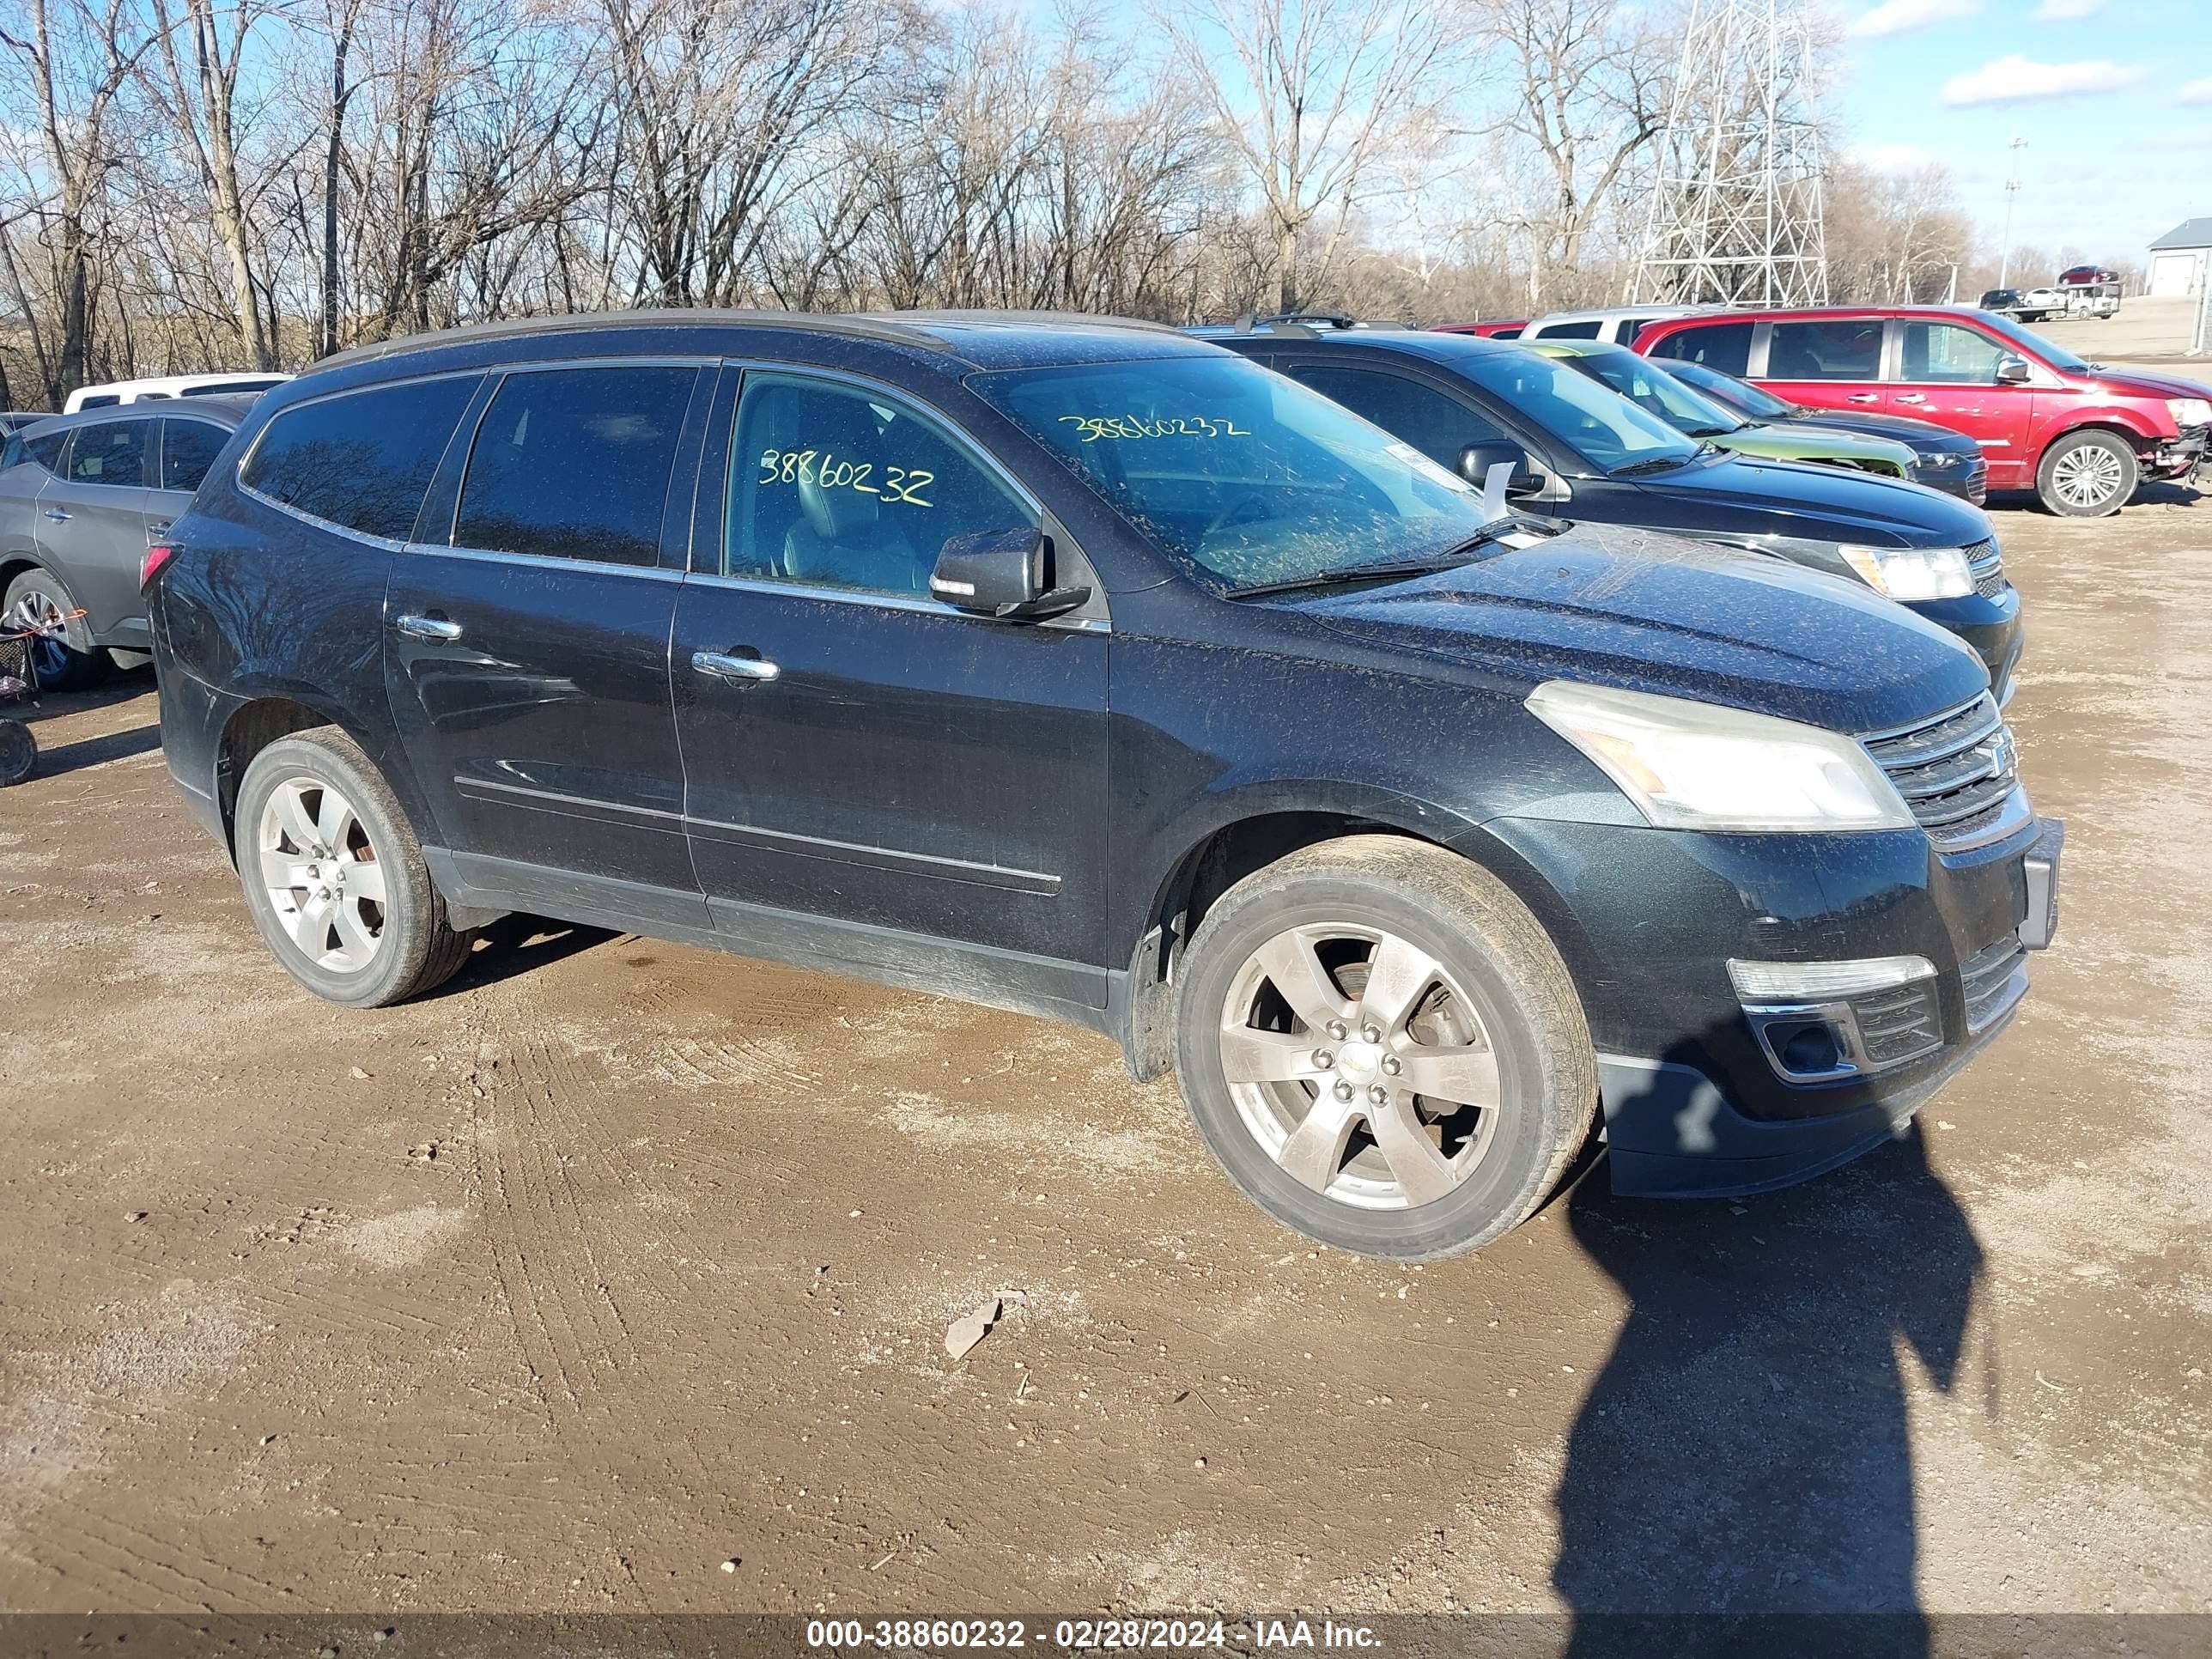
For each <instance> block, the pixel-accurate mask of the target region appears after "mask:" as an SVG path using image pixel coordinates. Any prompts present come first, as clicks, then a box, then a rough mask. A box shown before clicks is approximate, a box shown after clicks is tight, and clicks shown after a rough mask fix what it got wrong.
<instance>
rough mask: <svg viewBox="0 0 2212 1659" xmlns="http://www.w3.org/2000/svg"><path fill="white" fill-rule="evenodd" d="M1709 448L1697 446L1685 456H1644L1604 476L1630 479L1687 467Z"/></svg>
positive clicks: (1702, 445) (1703, 445) (1707, 445)
mask: <svg viewBox="0 0 2212 1659" xmlns="http://www.w3.org/2000/svg"><path fill="white" fill-rule="evenodd" d="M1711 447H1712V446H1711V444H1699V446H1698V447H1697V448H1695V449H1694V450H1692V451H1691V452H1690V453H1688V454H1687V455H1646V456H1645V457H1644V459H1642V460H1640V461H1631V462H1629V464H1628V465H1626V466H1616V467H1615V468H1613V471H1610V472H1608V473H1607V474H1606V475H1605V476H1606V477H1608V478H1632V477H1635V476H1636V475H1637V474H1638V473H1639V472H1652V471H1659V470H1661V469H1662V468H1666V467H1675V466H1687V465H1689V464H1690V463H1691V462H1692V461H1694V460H1696V459H1698V457H1699V456H1700V455H1702V454H1704V453H1705V452H1706V451H1707V450H1709V449H1711Z"/></svg>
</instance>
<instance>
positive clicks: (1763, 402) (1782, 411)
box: [1667, 357, 1797, 421]
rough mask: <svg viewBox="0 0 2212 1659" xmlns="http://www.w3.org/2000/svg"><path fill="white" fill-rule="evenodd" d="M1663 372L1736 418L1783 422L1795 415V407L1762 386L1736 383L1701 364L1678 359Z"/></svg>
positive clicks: (1672, 360)
mask: <svg viewBox="0 0 2212 1659" xmlns="http://www.w3.org/2000/svg"><path fill="white" fill-rule="evenodd" d="M1667 372H1668V374H1671V375H1673V376H1674V378H1675V379H1676V380H1680V381H1681V382H1682V384H1683V385H1685V386H1694V387H1695V388H1696V389H1697V390H1699V392H1704V393H1705V395H1706V396H1707V397H1708V398H1712V399H1714V400H1715V401H1716V402H1718V403H1722V404H1727V405H1728V407H1729V408H1730V409H1733V410H1735V412H1736V413H1737V414H1739V415H1741V416H1745V417H1746V418H1747V419H1749V420H1753V421H1786V420H1789V419H1790V418H1791V417H1792V416H1795V415H1796V413H1797V405H1796V404H1793V403H1790V402H1789V401H1787V400H1786V399H1784V398H1778V397H1776V396H1775V395H1774V394H1773V393H1772V392H1769V391H1767V390H1766V388H1765V387H1764V386H1753V385H1752V384H1751V382H1750V381H1748V380H1737V379H1736V377H1735V375H1733V374H1724V373H1723V372H1722V371H1721V370H1719V369H1717V368H1711V367H1709V366H1708V365H1706V364H1705V363H1692V362H1685V361H1683V360H1681V359H1680V358H1674V357H1669V358H1668V360H1667Z"/></svg>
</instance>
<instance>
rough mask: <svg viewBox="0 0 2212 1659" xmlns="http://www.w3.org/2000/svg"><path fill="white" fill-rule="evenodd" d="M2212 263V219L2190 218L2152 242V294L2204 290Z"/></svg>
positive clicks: (2182, 294) (2192, 292)
mask: <svg viewBox="0 0 2212 1659" xmlns="http://www.w3.org/2000/svg"><path fill="white" fill-rule="evenodd" d="M2208 266H2212V219H2190V220H2186V221H2185V222H2182V223H2180V224H2178V225H2176V226H2175V227H2174V228H2172V230H2169V231H2167V232H2166V234H2165V235H2163V236H2161V237H2160V238H2159V239H2158V240H2156V241H2155V242H2153V243H2152V244H2151V245H2150V289H2149V293H2150V295H2151V297H2152V298H2154V299H2158V298H2160V297H2165V296H2171V297H2172V298H2174V299H2179V298H2181V297H2183V296H2184V295H2191V294H2201V293H2203V291H2204V277H2205V274H2206V268H2207V267H2208Z"/></svg>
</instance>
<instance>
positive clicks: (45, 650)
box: [0, 569, 109, 691]
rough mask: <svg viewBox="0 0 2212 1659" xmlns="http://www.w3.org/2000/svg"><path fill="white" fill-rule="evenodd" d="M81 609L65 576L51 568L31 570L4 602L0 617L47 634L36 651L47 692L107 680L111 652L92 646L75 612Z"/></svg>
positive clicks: (34, 655) (11, 585)
mask: <svg viewBox="0 0 2212 1659" xmlns="http://www.w3.org/2000/svg"><path fill="white" fill-rule="evenodd" d="M76 608H77V606H76V599H73V598H72V597H70V591H69V589H68V588H67V587H65V586H63V585H62V580H61V578H60V577H58V576H57V575H55V574H53V573H52V571H47V570H39V569H31V570H26V571H25V572H23V574H21V575H20V576H18V577H16V578H15V580H14V581H12V582H9V584H8V593H7V597H6V598H5V599H0V618H4V619H5V620H7V621H9V622H10V623H33V624H35V625H36V626H37V627H39V628H40V629H46V630H48V632H47V636H46V638H44V639H41V640H39V641H35V642H34V643H33V645H32V647H31V663H32V666H33V668H34V669H35V670H36V671H37V673H38V677H39V689H40V690H42V691H87V690H91V689H92V688H93V687H94V686H95V685H98V684H100V682H101V681H102V680H104V679H106V678H107V671H108V666H109V664H108V659H107V653H106V652H105V651H103V650H101V649H100V647H98V646H96V645H94V643H93V642H92V630H91V629H89V628H88V627H86V626H85V621H84V618H83V617H77V616H72V615H71V614H70V613H71V612H72V611H75V610H76Z"/></svg>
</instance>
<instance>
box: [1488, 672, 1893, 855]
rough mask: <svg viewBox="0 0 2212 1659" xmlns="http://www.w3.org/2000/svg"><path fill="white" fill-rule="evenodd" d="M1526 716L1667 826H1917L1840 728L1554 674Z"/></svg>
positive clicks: (1535, 694)
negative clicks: (1580, 754)
mask: <svg viewBox="0 0 2212 1659" xmlns="http://www.w3.org/2000/svg"><path fill="white" fill-rule="evenodd" d="M1528 712H1529V713H1530V714H1534V715H1535V717H1536V718H1537V719H1538V720H1541V721H1543V722H1544V724H1545V725H1547V726H1550V727H1551V728H1552V729H1553V731H1554V732H1558V733H1559V735H1560V736H1561V737H1563V738H1565V739H1566V740H1567V741H1568V742H1569V743H1571V744H1574V746H1575V747H1576V748H1577V749H1579V750H1582V751H1583V754H1585V755H1587V756H1589V757H1590V759H1591V760H1592V761H1593V762H1595V763H1596V765H1597V766H1598V768H1599V769H1601V770H1602V771H1603V772H1604V773H1605V775H1607V777H1609V778H1611V779H1612V780H1613V781H1614V782H1615V783H1617V784H1619V785H1620V788H1621V791H1622V793H1625V794H1626V796H1627V797H1628V798H1629V799H1631V800H1632V801H1634V802H1635V803H1636V806H1637V810H1638V811H1641V812H1642V813H1643V814H1644V817H1646V818H1648V819H1649V820H1650V822H1651V823H1654V824H1656V826H1658V827H1659V828H1660V829H1720V830H1735V831H1751V832H1763V831H1771V830H1795V831H1805V830H1821V829H1830V830H1832V829H1911V827H1912V825H1913V822H1914V820H1913V817H1912V814H1911V811H1909V810H1908V809H1907V808H1906V806H1905V802H1904V801H1903V800H1902V799H1899V796H1898V793H1897V790H1896V789H1895V787H1893V785H1892V784H1891V783H1890V781H1889V780H1888V778H1887V777H1886V776H1884V775H1883V774H1882V770H1881V768H1880V767H1878V766H1876V765H1875V763H1874V762H1873V760H1872V759H1871V758H1870V757H1869V756H1868V754H1867V752H1866V750H1863V749H1862V748H1860V747H1859V745H1858V744H1857V743H1855V742H1853V741H1852V740H1851V739H1850V738H1847V737H1844V736H1843V735H1841V734H1840V733H1838V732H1827V731H1823V730H1822V729H1821V728H1820V727H1819V726H1802V725H1800V724H1799V723H1798V722H1797V721H1796V720H1778V719H1777V718H1775V717H1774V716H1773V715H1771V714H1746V713H1744V712H1743V711H1741V709H1735V708H1719V707H1717V706H1716V705H1715V704H1712V703H1706V702H1691V701H1689V700H1688V699H1687V698H1684V697H1662V696H1654V695H1652V694H1651V693H1649V692H1644V691H1616V690H1611V689H1609V688H1607V687H1604V686H1595V685H1578V684H1575V683H1574V682H1573V681H1571V680H1547V681H1546V682H1545V683H1544V684H1541V685H1540V686H1538V687H1537V688H1536V689H1535V690H1534V691H1532V692H1530V693H1529V694H1528Z"/></svg>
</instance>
